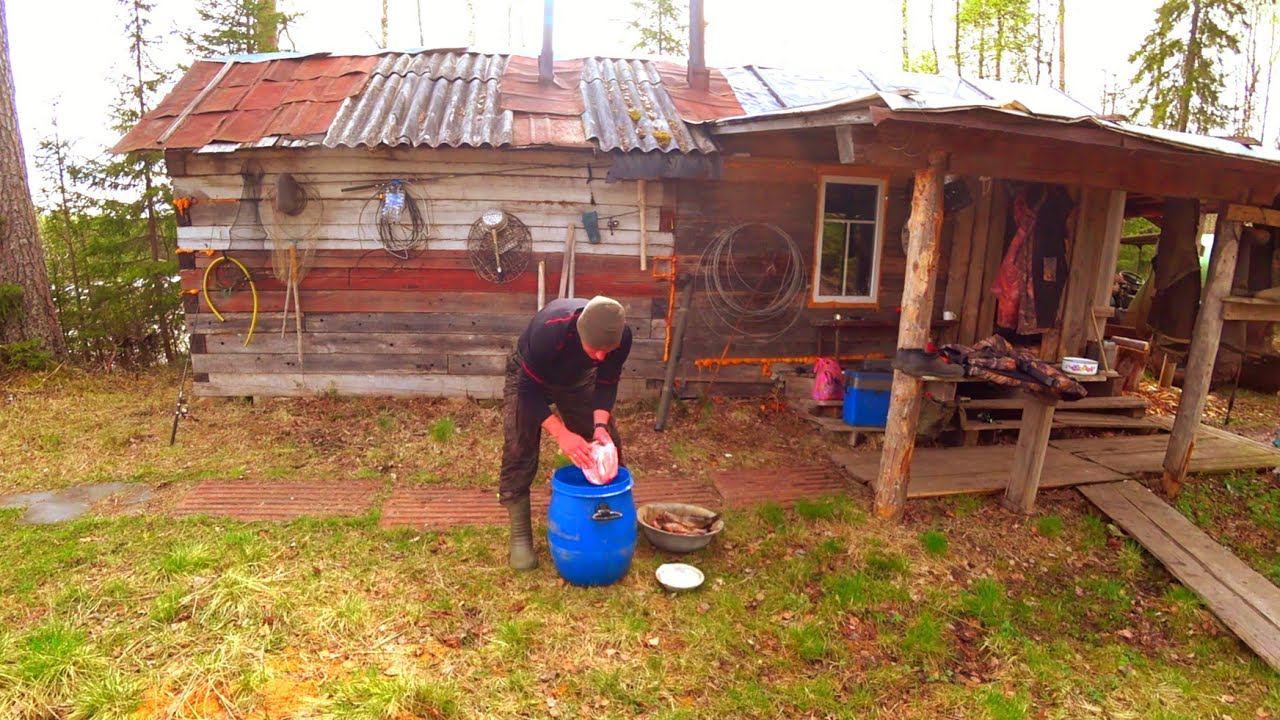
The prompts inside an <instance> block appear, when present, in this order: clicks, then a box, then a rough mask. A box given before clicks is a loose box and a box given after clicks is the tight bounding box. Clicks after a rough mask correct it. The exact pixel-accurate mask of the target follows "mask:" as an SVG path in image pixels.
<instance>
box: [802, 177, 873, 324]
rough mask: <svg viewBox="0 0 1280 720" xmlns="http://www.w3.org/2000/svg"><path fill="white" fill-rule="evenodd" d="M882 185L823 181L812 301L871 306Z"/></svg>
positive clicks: (863, 181) (833, 179) (842, 179)
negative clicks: (820, 220)
mask: <svg viewBox="0 0 1280 720" xmlns="http://www.w3.org/2000/svg"><path fill="white" fill-rule="evenodd" d="M884 186H885V183H884V181H883V180H874V179H866V178H845V177H824V178H822V186H821V193H822V195H821V198H820V200H821V202H822V206H821V208H820V212H821V218H822V224H821V226H820V227H819V228H818V232H817V238H816V239H815V241H814V245H815V248H814V253H813V254H814V274H813V276H814V277H815V278H816V281H815V282H814V287H813V300H814V302H837V303H838V302H848V303H872V302H875V301H876V290H877V289H878V287H879V285H880V236H881V228H882V225H883V223H884V190H885V188H884Z"/></svg>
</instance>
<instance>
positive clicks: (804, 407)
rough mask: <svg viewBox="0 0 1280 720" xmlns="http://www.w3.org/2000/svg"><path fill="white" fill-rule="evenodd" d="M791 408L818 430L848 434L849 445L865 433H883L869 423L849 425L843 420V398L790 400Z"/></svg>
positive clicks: (880, 428)
mask: <svg viewBox="0 0 1280 720" xmlns="http://www.w3.org/2000/svg"><path fill="white" fill-rule="evenodd" d="M791 408H792V409H793V410H795V411H796V414H798V415H799V416H800V417H802V418H804V419H805V420H807V421H809V422H810V423H812V424H813V425H814V426H815V427H816V428H817V429H818V432H821V433H823V434H831V435H837V436H838V435H848V436H849V445H851V446H852V445H857V444H858V443H859V441H861V440H862V438H863V437H865V436H867V435H883V434H884V428H883V427H879V426H870V425H849V424H848V423H846V422H845V421H844V417H843V410H844V401H843V400H792V401H791Z"/></svg>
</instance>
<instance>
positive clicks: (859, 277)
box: [845, 225, 876, 297]
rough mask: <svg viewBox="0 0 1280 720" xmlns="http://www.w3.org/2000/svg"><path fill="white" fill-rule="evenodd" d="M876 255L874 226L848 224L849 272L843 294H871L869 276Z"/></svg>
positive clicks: (865, 295)
mask: <svg viewBox="0 0 1280 720" xmlns="http://www.w3.org/2000/svg"><path fill="white" fill-rule="evenodd" d="M875 257H876V226H875V225H850V226H849V273H848V276H847V278H846V282H847V284H846V286H845V295H859V296H862V297H869V296H870V295H871V276H872V270H873V269H874V268H873V265H874V264H875Z"/></svg>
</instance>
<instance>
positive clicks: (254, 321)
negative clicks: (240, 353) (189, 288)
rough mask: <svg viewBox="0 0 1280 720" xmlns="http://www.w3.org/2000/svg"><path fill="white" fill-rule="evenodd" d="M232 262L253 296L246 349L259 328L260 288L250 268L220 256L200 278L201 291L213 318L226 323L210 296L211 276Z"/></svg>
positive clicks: (223, 255)
mask: <svg viewBox="0 0 1280 720" xmlns="http://www.w3.org/2000/svg"><path fill="white" fill-rule="evenodd" d="M228 261H229V262H231V263H232V264H233V265H235V266H236V267H238V268H240V272H242V273H244V277H245V279H246V280H247V281H248V282H249V292H250V293H252V295H253V314H252V315H250V316H249V333H248V334H247V335H245V337H244V345H245V347H248V346H249V341H250V340H253V331H254V328H256V327H258V286H257V285H255V284H254V283H253V274H252V273H250V272H249V268H247V267H245V266H244V263H242V262H240V261H239V260H237V259H235V258H233V257H231V256H230V255H227V254H225V253H224V254H222V255H219V256H218V257H216V258H214V259H213V261H212V262H210V263H209V264H208V265H207V266H206V267H205V269H204V275H203V276H201V278H200V290H201V291H203V292H204V301H205V302H206V303H208V304H209V310H210V312H212V313H213V316H214V317H216V318H218V322H226V321H227V319H226V318H225V317H223V316H222V313H220V312H218V308H217V306H216V305H214V304H213V296H212V295H210V294H209V275H210V274H212V273H213V269H214V268H216V267H218V265H220V264H222V263H224V262H228Z"/></svg>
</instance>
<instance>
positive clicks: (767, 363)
mask: <svg viewBox="0 0 1280 720" xmlns="http://www.w3.org/2000/svg"><path fill="white" fill-rule="evenodd" d="M725 351H726V353H727V352H728V346H726V347H725ZM885 357H887V356H886V355H885V354H884V353H853V354H850V355H841V356H840V357H838V358H836V359H837V360H881V359H883V358H885ZM817 361H818V356H817V355H796V356H788V357H732V358H731V357H724V356H723V355H722V356H721V357H718V358H699V359H697V360H694V361H693V365H694V367H696V368H698V369H699V370H701V369H703V368H708V367H714V368H720V367H722V366H725V365H757V364H758V365H760V374H761V375H768V374H769V370H771V369H772V367H773V366H774V365H810V364H812V363H815V362H817Z"/></svg>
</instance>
